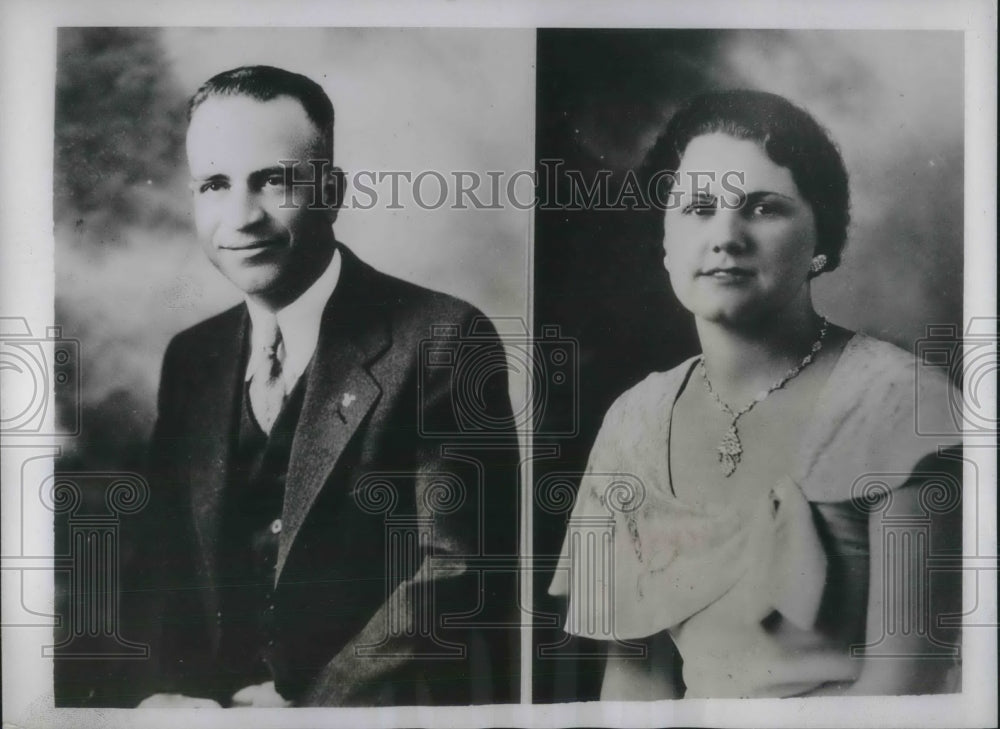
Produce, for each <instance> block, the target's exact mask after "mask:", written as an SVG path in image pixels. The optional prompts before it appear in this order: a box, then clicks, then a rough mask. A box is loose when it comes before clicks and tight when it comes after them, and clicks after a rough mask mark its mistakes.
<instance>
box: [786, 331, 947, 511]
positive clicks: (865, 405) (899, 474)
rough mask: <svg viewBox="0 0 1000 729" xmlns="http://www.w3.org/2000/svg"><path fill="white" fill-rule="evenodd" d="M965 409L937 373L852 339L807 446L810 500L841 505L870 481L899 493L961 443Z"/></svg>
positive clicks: (893, 349) (885, 347) (891, 348)
mask: <svg viewBox="0 0 1000 729" xmlns="http://www.w3.org/2000/svg"><path fill="white" fill-rule="evenodd" d="M960 407H961V395H960V393H959V392H958V390H957V389H956V388H955V387H954V386H953V385H952V384H951V382H950V380H949V379H948V377H947V376H946V375H945V374H944V373H943V372H941V371H940V369H938V368H937V367H933V366H930V365H927V364H924V363H922V362H919V361H918V360H917V359H916V358H915V357H914V356H913V355H912V354H911V353H909V352H907V351H906V350H904V349H901V348H899V347H897V346H896V345H894V344H890V343H889V342H885V341H882V340H879V339H876V338H874V337H870V336H867V335H864V334H855V335H854V336H853V337H852V338H851V339H850V341H848V343H847V345H846V346H845V349H844V352H843V354H842V355H841V357H840V360H839V361H838V363H837V365H836V367H835V368H834V371H833V372H832V373H831V375H830V380H829V382H828V383H827V386H826V388H825V390H824V393H823V395H821V398H820V401H819V402H818V403H817V409H816V419H815V422H814V425H813V428H812V429H811V431H810V433H809V434H808V437H807V438H806V440H805V443H804V453H803V463H802V469H803V476H802V477H803V479H804V480H805V483H804V484H803V485H804V490H805V491H806V493H807V495H808V496H809V498H810V499H812V500H817V501H839V500H843V499H847V498H850V497H851V495H852V490H853V489H852V485H856V484H857V481H858V479H861V478H862V477H864V476H865V475H866V474H867V475H872V478H875V477H876V476H875V475H873V474H880V475H879V476H878V477H879V478H883V481H884V482H885V483H887V484H888V485H889V486H890V487H895V486H898V485H901V484H902V483H904V482H905V481H906V480H907V478H908V476H909V474H910V473H912V471H913V469H914V468H915V467H916V465H917V463H918V462H919V461H920V460H921V459H922V458H924V457H926V456H928V455H933V454H934V453H936V452H937V451H938V449H939V448H941V447H946V446H952V445H957V444H960V443H961V434H960V429H959V428H960V426H959V423H960V420H959V418H960V411H959V410H958V408H960ZM848 476H850V478H848Z"/></svg>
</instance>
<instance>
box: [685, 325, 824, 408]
mask: <svg viewBox="0 0 1000 729" xmlns="http://www.w3.org/2000/svg"><path fill="white" fill-rule="evenodd" d="M697 328H698V339H699V340H700V341H701V347H702V353H703V354H704V356H705V368H706V369H707V371H708V375H709V378H710V379H711V381H712V386H713V388H714V389H715V390H716V391H717V392H718V393H719V396H720V397H722V399H723V400H724V401H726V402H731V403H735V404H739V403H741V402H742V401H744V400H749V399H751V398H752V397H753V396H754V395H756V394H757V393H758V392H760V391H761V390H766V389H767V388H768V387H769V386H770V385H772V384H773V383H774V382H775V381H776V380H777V379H779V378H780V377H781V376H782V375H784V374H785V373H786V372H787V371H788V370H789V369H790V368H791V367H794V366H795V365H797V364H799V363H800V362H801V361H802V359H803V358H804V357H805V356H806V355H807V354H809V352H810V348H811V346H812V344H813V342H815V341H816V339H817V337H818V336H819V331H820V317H819V316H818V315H817V314H816V312H815V310H813V308H812V306H811V305H810V306H807V307H803V308H801V309H799V310H798V311H797V312H795V313H794V314H789V313H783V314H782V315H781V316H775V317H772V318H770V319H769V320H768V321H766V322H762V323H758V324H754V325H745V324H732V323H729V322H713V321H707V320H703V319H699V320H697Z"/></svg>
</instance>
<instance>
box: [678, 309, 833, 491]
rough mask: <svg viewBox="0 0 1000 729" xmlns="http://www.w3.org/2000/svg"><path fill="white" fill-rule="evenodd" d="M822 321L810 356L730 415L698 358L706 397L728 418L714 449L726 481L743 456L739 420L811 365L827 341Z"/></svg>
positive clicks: (822, 319)
mask: <svg viewBox="0 0 1000 729" xmlns="http://www.w3.org/2000/svg"><path fill="white" fill-rule="evenodd" d="M821 321H822V324H821V325H820V329H819V338H818V339H817V340H816V341H815V342H813V343H812V347H811V348H810V349H809V354H807V355H806V356H805V357H803V358H802V361H801V362H799V363H798V364H797V365H795V366H794V367H792V368H791V369H790V370H788V372H786V373H785V374H784V375H783V376H782V377H781V379H779V380H778V381H777V382H775V383H774V384H773V385H771V386H770V387H769V388H767V389H766V390H762V391H760V392H759V393H757V396H756V397H755V398H754V399H753V400H751V401H750V402H749V403H747V404H746V405H744V406H743V408H742V409H741V410H739V411H738V412H733V409H732V408H731V407H729V405H727V404H726V403H724V402H723V401H722V398H721V397H719V394H718V393H717V392H716V391H715V389H714V388H713V387H712V383H711V381H710V380H709V379H708V370H706V369H705V355H702V356H701V357H700V358H699V360H698V367H699V369H700V370H701V379H702V381H703V382H704V383H705V389H706V390H708V394H709V395H711V396H712V397H713V398H714V399H715V402H716V404H717V405H718V406H719V408H720V409H721V410H722V412H724V413H725V414H726V415H728V416H729V417H730V418H731V420H730V422H729V429H728V430H726V434H725V435H724V436H722V440H721V441H720V442H719V447H718V448H717V450H718V452H719V463H721V464H722V472H723V473H724V474H726V478H729V477H730V476H732V475H733V473H735V472H736V466H738V465H739V463H740V458H741V457H742V455H743V444H742V443H741V442H740V432H739V429H738V428H737V423H739V420H740V418H742V417H743V416H744V415H746V414H747V413H749V412H750V411H751V410H753V408H754V406H756V405H757V403H759V402H763V401H764V400H765V399H766V398H767V397H768V395H770V394H771V393H772V392H774V391H775V390H780V389H781V388H782V387H784V386H785V385H786V384H788V382H789V380H792V379H794V378H795V377H797V376H798V374H799V373H800V372H802V370H804V369H805V368H806V367H808V366H809V365H810V364H812V361H813V358H814V357H815V356H816V353H817V352H819V350H821V349H822V348H823V340H824V339H825V338H826V330H827V327H828V326H829V324H830V322H829V321H827V320H826V318H825V317H821Z"/></svg>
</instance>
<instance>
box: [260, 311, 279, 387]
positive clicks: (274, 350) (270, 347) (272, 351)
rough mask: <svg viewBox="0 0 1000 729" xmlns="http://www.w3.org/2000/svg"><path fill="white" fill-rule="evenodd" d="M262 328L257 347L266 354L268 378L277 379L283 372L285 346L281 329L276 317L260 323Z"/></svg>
mask: <svg viewBox="0 0 1000 729" xmlns="http://www.w3.org/2000/svg"><path fill="white" fill-rule="evenodd" d="M258 326H259V327H260V329H259V331H258V334H257V346H258V347H260V348H261V351H262V352H263V354H264V358H265V363H266V371H267V372H268V376H270V377H276V376H277V375H278V374H279V373H280V372H281V364H282V361H283V359H284V346H283V340H282V337H281V329H280V328H279V327H278V319H277V318H276V317H273V316H271V317H267V318H265V319H263V320H262V321H261V322H259V324H258Z"/></svg>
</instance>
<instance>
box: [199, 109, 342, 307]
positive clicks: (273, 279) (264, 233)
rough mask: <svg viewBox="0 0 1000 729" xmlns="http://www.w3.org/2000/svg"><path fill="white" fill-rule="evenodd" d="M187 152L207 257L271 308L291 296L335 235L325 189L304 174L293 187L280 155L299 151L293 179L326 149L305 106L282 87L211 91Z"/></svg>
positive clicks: (309, 278) (324, 258) (310, 171)
mask: <svg viewBox="0 0 1000 729" xmlns="http://www.w3.org/2000/svg"><path fill="white" fill-rule="evenodd" d="M187 156H188V166H189V167H190V170H191V191H192V194H193V196H194V217H195V227H196V229H197V232H198V238H199V239H200V241H201V243H202V246H203V247H204V248H205V252H206V253H207V254H208V258H209V260H211V261H212V263H213V264H215V266H216V268H218V269H219V271H221V272H222V274H223V275H224V276H225V277H226V278H228V279H229V280H230V281H232V282H233V283H234V284H235V285H236V286H237V287H238V288H239V289H240V290H241V291H243V292H244V293H245V294H247V295H248V296H250V297H251V298H253V299H256V300H257V301H259V302H260V303H262V304H264V305H265V306H268V307H269V308H272V309H276V308H280V307H281V306H284V305H285V304H287V303H290V302H291V301H294V300H295V299H296V298H297V297H298V296H299V295H300V294H301V293H302V292H303V291H305V290H306V289H307V288H308V287H309V285H311V284H312V282H313V281H314V280H315V279H316V278H317V277H318V275H319V274H320V273H321V272H322V271H323V269H324V268H325V267H326V263H327V262H328V260H329V257H330V255H331V253H332V240H333V238H332V233H331V222H332V220H333V216H332V213H331V211H330V210H329V209H326V208H323V207H322V205H323V202H324V200H323V199H321V193H318V192H317V190H316V188H315V187H314V186H313V185H312V184H309V183H308V182H307V183H302V182H299V183H298V184H296V185H293V186H292V189H289V188H288V187H287V186H286V183H290V182H291V181H290V180H288V179H286V177H287V175H286V170H285V168H283V167H282V165H281V164H280V161H281V160H286V161H287V160H295V161H296V163H295V165H294V179H296V180H312V179H313V178H314V177H315V176H317V175H318V174H319V171H318V168H314V167H312V166H311V165H310V164H309V161H310V160H316V159H329V158H330V150H328V149H324V141H323V135H322V134H321V133H320V130H318V129H317V128H316V126H315V125H314V124H313V123H312V121H311V120H310V119H309V117H308V116H307V115H306V112H305V109H303V108H302V105H301V104H300V103H299V102H298V101H297V100H295V99H293V98H291V97H287V96H279V97H277V98H275V99H272V100H270V101H257V100H256V99H252V98H250V97H246V96H227V97H210V98H209V99H207V100H206V101H205V102H204V103H202V104H201V106H199V107H198V108H197V109H195V111H194V114H193V116H192V118H191V124H190V126H189V127H188V133H187ZM289 166H290V167H292V165H289ZM327 172H328V173H329V168H327ZM289 203H291V204H289ZM310 205H312V208H310Z"/></svg>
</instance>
